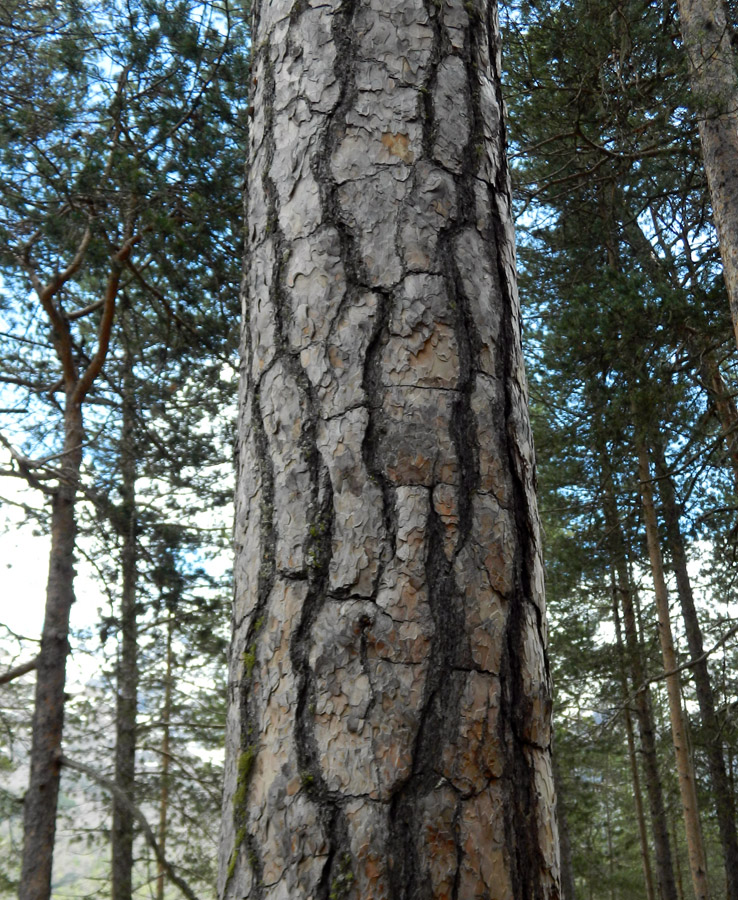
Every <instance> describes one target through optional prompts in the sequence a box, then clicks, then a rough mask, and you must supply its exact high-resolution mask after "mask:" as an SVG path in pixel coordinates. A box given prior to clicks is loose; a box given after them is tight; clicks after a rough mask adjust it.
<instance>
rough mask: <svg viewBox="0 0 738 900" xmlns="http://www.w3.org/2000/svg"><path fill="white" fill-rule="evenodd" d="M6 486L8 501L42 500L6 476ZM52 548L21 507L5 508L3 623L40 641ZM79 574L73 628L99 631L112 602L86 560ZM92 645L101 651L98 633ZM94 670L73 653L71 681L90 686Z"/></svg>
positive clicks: (0, 571) (0, 539)
mask: <svg viewBox="0 0 738 900" xmlns="http://www.w3.org/2000/svg"><path fill="white" fill-rule="evenodd" d="M0 488H1V496H2V497H3V498H5V500H11V501H15V502H25V503H29V504H31V503H37V502H38V497H37V496H36V492H34V491H31V490H30V489H28V488H25V487H24V486H23V484H22V483H21V482H20V481H16V480H15V479H11V478H4V479H3V480H2V484H1V485H0ZM49 548H50V538H49V536H48V535H38V534H34V529H33V527H32V526H31V525H28V524H24V523H23V513H22V511H21V510H20V509H18V508H17V507H13V506H12V505H11V504H9V503H7V502H2V503H1V504H0V625H5V626H7V628H9V629H10V630H11V631H13V632H15V634H18V635H22V636H23V637H26V638H31V639H36V640H38V639H39V638H40V636H41V629H42V626H43V619H44V603H45V600H46V577H47V574H48V568H49ZM77 573H78V574H77V578H76V579H75V589H76V596H77V601H76V603H75V604H74V606H73V607H72V615H71V627H72V629H73V630H81V629H86V628H94V626H95V624H96V623H97V622H98V620H99V618H100V616H99V614H98V609H104V608H105V604H106V599H105V598H104V597H103V596H101V594H100V592H99V590H98V588H97V587H96V585H95V582H94V581H93V579H92V578H91V576H90V573H89V572H88V571H87V567H86V566H85V564H84V561H80V562H79V563H78V565H77ZM6 640H7V632H6V631H5V629H0V645H1V644H2V643H4V642H5V641H6ZM92 641H94V643H95V647H92V648H91V649H96V648H97V647H99V639H98V637H97V635H96V634H95V635H94V636H93V638H92ZM13 643H14V642H13ZM14 649H15V648H14ZM24 659H25V658H24ZM24 659H18V660H17V662H18V663H21V662H23V661H24ZM93 671H94V664H93V662H92V660H91V659H90V658H89V657H87V656H86V655H85V654H82V653H79V652H73V655H72V660H71V665H70V668H69V672H68V677H69V681H70V683H73V682H80V681H81V682H82V683H85V682H86V681H87V680H88V678H89V677H90V675H91V674H92V672H93Z"/></svg>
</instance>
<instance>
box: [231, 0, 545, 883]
mask: <svg viewBox="0 0 738 900" xmlns="http://www.w3.org/2000/svg"><path fill="white" fill-rule="evenodd" d="M253 10H254V21H253V27H252V40H253V45H252V46H253V58H252V73H253V78H254V84H255V97H254V103H253V105H254V110H255V115H254V121H253V126H252V128H251V151H250V172H249V177H248V185H247V192H246V193H247V197H248V222H247V235H248V237H247V249H248V268H247V275H246V282H245V284H246V296H245V330H244V345H243V381H242V385H243V387H242V403H241V420H240V434H241V441H240V462H239V466H240V472H239V488H238V493H237V504H238V511H237V522H236V545H237V561H236V587H235V605H234V639H233V642H232V647H231V680H230V704H231V705H230V714H229V729H228V736H227V748H228V749H227V760H226V781H225V795H224V814H223V831H222V841H221V867H220V887H219V889H220V894H221V896H222V897H226V898H232V897H239V898H241V897H259V898H265V900H267V898H274V900H276V898H281V897H290V898H295V900H298V898H308V897H315V898H322V900H328V898H337V897H341V898H357V900H358V898H369V897H372V898H375V900H380V898H383V897H393V898H396V900H402V898H407V900H410V898H417V900H420V898H447V897H448V898H450V897H451V896H452V895H453V896H454V897H458V898H469V900H471V898H475V897H484V896H490V891H491V890H494V892H495V896H496V897H498V898H500V900H503V898H507V900H523V898H525V900H539V898H540V900H543V898H551V900H553V898H558V897H559V888H558V879H559V871H558V868H559V867H558V837H557V833H556V820H555V814H554V797H553V778H552V773H551V760H550V705H551V701H550V684H549V675H548V667H547V662H546V655H545V644H546V638H545V618H544V616H545V613H544V608H543V577H542V565H541V558H540V543H539V536H538V517H537V512H536V508H535V497H534V477H535V476H534V461H533V451H532V444H531V436H530V430H529V425H528V420H527V411H526V388H525V382H524V375H523V367H522V356H521V350H520V337H519V311H518V304H517V294H516V287H515V254H514V243H513V235H512V224H511V206H510V190H509V179H508V174H507V168H506V163H505V159H504V141H505V131H504V124H503V122H502V101H501V97H500V88H499V46H498V41H499V37H498V30H497V16H496V11H495V9H494V8H493V7H492V6H488V3H487V0H474V2H464V0H446V2H445V3H443V4H440V3H439V4H426V3H425V2H423V0H396V2H393V3H391V4H384V3H377V2H376V0H352V2H349V3H340V2H338V0H327V2H325V3H321V4H314V5H310V4H306V3H301V2H300V3H298V2H295V0H271V2H258V3H255V4H254V6H253Z"/></svg>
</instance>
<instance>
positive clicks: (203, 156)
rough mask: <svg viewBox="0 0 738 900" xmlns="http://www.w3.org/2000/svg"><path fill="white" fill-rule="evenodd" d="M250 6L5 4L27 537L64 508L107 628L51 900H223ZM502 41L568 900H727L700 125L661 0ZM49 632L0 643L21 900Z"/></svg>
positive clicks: (719, 325)
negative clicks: (694, 871)
mask: <svg viewBox="0 0 738 900" xmlns="http://www.w3.org/2000/svg"><path fill="white" fill-rule="evenodd" d="M247 12H248V11H247V9H246V8H245V6H244V5H243V4H240V3H230V4H229V3H228V2H227V0H226V2H217V3H191V2H179V0H177V2H157V0H130V2H127V3H120V2H117V0H100V2H86V0H64V2H55V3H52V2H46V0H37V2H34V3H28V2H22V0H10V2H0V95H1V96H2V97H3V98H4V103H3V106H2V109H0V353H1V354H2V365H1V366H0V385H1V387H0V442H1V443H2V450H1V451H0V452H2V474H3V475H5V476H7V477H6V478H3V479H2V481H1V482H0V494H2V496H3V497H4V509H5V511H6V523H7V524H6V529H7V532H6V533H7V536H8V537H9V536H10V532H11V531H12V530H15V529H17V528H19V527H21V526H20V525H19V524H18V522H19V521H20V520H22V521H23V523H24V524H23V525H22V527H24V528H28V529H33V530H35V531H36V532H37V533H39V534H41V535H48V534H51V533H52V532H53V531H54V516H55V515H58V514H59V512H58V503H57V502H55V500H54V498H56V497H59V496H60V495H63V494H64V491H65V490H67V491H68V489H69V487H70V486H72V487H73V488H74V489H75V490H76V496H77V498H78V499H77V500H76V504H75V508H76V518H77V526H76V535H75V534H74V533H72V538H73V541H72V548H71V552H72V553H73V555H74V557H75V559H76V565H77V567H78V569H79V571H80V573H82V574H83V575H84V580H85V582H86V583H87V584H93V585H94V590H95V592H96V596H97V597H98V598H99V601H98V603H97V605H98V606H99V609H100V617H99V620H98V621H94V622H92V621H91V622H88V623H86V624H87V627H86V628H85V629H84V630H83V631H77V632H76V633H74V634H73V635H72V645H73V658H74V659H75V660H80V659H82V658H84V659H85V660H86V662H85V663H84V664H83V665H77V669H78V670H80V671H81V672H82V673H83V675H82V676H81V677H82V678H83V680H84V681H85V683H77V684H72V685H71V686H70V685H68V686H67V691H68V694H69V697H70V699H69V700H68V701H67V703H66V722H65V738H64V766H63V769H62V785H61V795H60V809H59V829H58V832H57V850H56V859H55V866H56V868H55V878H54V883H55V888H54V897H58V898H72V897H74V898H78V897H85V896H90V897H93V896H94V897H106V896H110V895H111V884H113V885H115V887H114V891H115V895H116V896H120V897H124V896H126V895H127V896H136V897H146V896H156V897H157V898H163V897H165V896H166V897H170V896H171V897H175V896H180V895H181V893H182V892H184V893H185V894H186V895H187V896H197V897H201V898H206V897H213V896H214V887H213V883H214V871H213V868H214V862H215V858H216V852H215V846H216V843H217V835H218V818H219V813H220V808H219V807H220V796H219V795H220V781H221V777H222V775H221V770H220V766H221V761H222V739H223V727H224V718H225V699H226V698H225V663H226V648H227V637H228V629H229V606H230V586H229V572H228V570H229V565H230V556H229V554H230V549H229V542H230V518H231V506H230V503H231V495H232V492H233V475H232V447H233V427H234V426H233V421H234V417H235V404H236V384H237V370H238V358H237V341H238V319H239V314H240V312H239V300H238V288H239V281H240V269H241V245H242V223H241V220H242V212H241V210H242V198H241V190H242V178H243V160H244V156H245V150H244V148H245V143H246V133H247V129H248V122H249V116H248V100H247V94H248V83H249V73H248V30H247ZM501 18H502V22H503V46H504V54H503V63H504V68H505V81H506V83H505V94H506V97H507V104H508V133H509V152H510V160H511V167H512V170H513V182H514V190H515V194H516V199H517V233H518V252H519V273H520V291H521V298H522V303H523V308H524V335H523V343H524V347H525V350H526V354H527V365H528V378H529V382H530V393H531V403H532V410H531V411H532V417H533V424H534V428H535V434H536V445H537V457H538V471H539V475H538V477H539V503H540V509H541V515H542V519H543V524H544V532H545V543H546V565H547V595H548V603H549V615H550V659H551V664H552V667H553V673H554V682H555V689H556V708H555V716H556V746H555V751H556V766H557V770H556V777H557V789H558V792H559V810H560V827H561V837H562V857H563V872H564V891H565V897H566V898H567V900H574V898H575V897H576V898H590V900H630V898H644V900H654V898H663V900H677V898H678V900H682V898H687V900H688V898H691V897H692V896H695V890H694V888H693V884H692V877H691V874H690V868H694V861H695V859H696V858H697V857H696V856H695V854H696V853H697V852H698V851H699V847H695V842H697V844H701V845H702V852H703V855H704V858H705V864H706V871H707V882H708V884H707V888H706V889H707V890H708V891H709V896H711V897H712V898H730V900H738V842H737V840H736V826H735V795H736V767H737V766H738V684H737V680H738V667H737V663H738V586H737V584H736V576H737V575H738V410H737V409H736V396H737V394H738V372H737V371H736V360H737V358H736V343H735V337H734V335H733V331H732V325H731V319H730V312H729V304H728V299H727V295H726V288H725V284H724V281H723V275H722V265H721V259H720V248H719V246H718V242H717V238H716V234H715V230H714V227H713V225H712V219H711V208H710V198H709V193H708V190H707V184H706V179H705V170H704V165H703V158H702V152H701V146H700V140H699V134H698V121H699V118H700V115H702V114H703V113H704V108H703V106H702V101H701V100H699V99H696V98H695V95H694V92H693V91H691V90H690V71H689V67H688V62H687V57H686V54H685V50H684V46H683V41H682V37H681V33H680V23H679V18H678V16H677V11H676V7H675V5H672V4H670V3H669V2H667V0H664V2H645V0H621V2H617V0H570V2H567V3H559V2H554V0H536V2H535V3H533V2H521V3H518V4H516V3H512V2H511V3H508V4H505V5H504V6H503V7H502V8H501ZM730 19H731V23H730V24H731V28H732V26H733V25H734V24H735V10H730ZM77 409H79V416H78V418H75V416H77V412H76V411H77ZM82 430H83V433H84V435H85V438H84V453H83V454H81V456H80V458H79V460H77V461H76V462H75V458H74V454H73V453H72V452H70V447H72V446H74V440H72V439H70V434H71V435H72V438H74V435H75V434H77V435H78V434H80V433H81V431H82ZM70 440H71V443H70ZM17 484H21V485H23V486H24V489H23V490H22V491H19V490H18V489H17V487H16V485H17ZM74 492H75V491H74V490H73V491H72V493H73V494H74ZM53 552H54V550H53V547H52V553H53ZM6 562H7V563H11V562H12V563H13V564H15V565H16V566H17V565H33V566H39V567H40V566H44V567H45V565H46V561H45V560H34V561H33V562H30V561H29V562H27V563H26V562H23V563H20V562H19V561H17V560H10V559H8V560H3V563H4V564H5V563H6ZM21 602H24V601H23V600H22V598H15V597H13V598H5V597H4V598H3V604H6V603H21ZM659 610H660V611H659ZM660 616H661V620H660V619H659V617H660ZM664 616H666V619H667V620H668V622H669V624H670V626H671V630H672V632H673V637H674V654H675V655H674V657H673V658H670V657H669V656H668V655H667V656H666V657H665V656H664V652H663V643H662V638H663V636H664V632H665V625H666V622H665V619H664ZM2 619H3V615H2V613H0V620H2ZM659 621H660V625H659ZM35 637H36V636H34V635H30V636H29V635H25V636H24V635H20V634H16V633H14V632H13V631H11V630H10V629H9V628H8V627H7V626H2V625H0V735H1V737H0V772H1V773H2V778H1V780H0V897H5V896H7V897H10V896H13V894H14V892H15V889H16V883H17V880H18V878H19V874H20V843H21V838H22V818H23V816H22V807H21V798H22V796H23V793H24V791H25V789H26V785H27V781H28V754H29V742H30V710H31V708H32V704H33V685H34V669H33V666H34V660H35V657H36V653H37V647H38V644H37V641H35V640H34V639H35ZM670 660H671V661H670ZM676 670H679V671H678V672H677V673H676V674H673V673H674V672H675V671H676ZM667 671H668V672H670V673H672V674H671V676H670V677H669V678H666V677H665V672H667ZM675 737H676V743H677V744H678V745H679V746H678V748H677V749H678V750H679V753H680V755H679V756H678V757H676V758H677V759H678V761H679V766H680V767H682V768H680V771H682V769H683V767H684V766H686V767H687V769H688V770H689V771H688V772H687V774H690V773H692V774H691V775H690V777H693V780H694V799H695V804H696V805H695V808H694V809H692V811H691V813H690V812H689V811H688V814H687V815H686V817H685V815H684V811H683V807H684V806H685V793H684V791H683V790H682V791H680V785H679V780H680V779H679V778H678V777H677V774H676V772H677V768H676V766H677V763H675V747H674V744H675V740H674V738H675ZM682 781H684V778H682ZM121 795H122V796H123V798H124V800H125V798H126V797H127V798H128V800H129V801H131V800H132V801H133V804H134V805H133V806H132V805H131V803H130V802H128V803H126V802H124V800H121ZM687 805H688V804H687ZM690 815H691V819H690ZM144 822H146V823H148V824H147V826H146V827H144ZM685 822H686V825H685ZM690 822H691V823H692V824H691V826H690ZM695 822H697V825H696V830H695V825H694V823H695ZM147 828H148V831H147ZM111 850H112V853H111ZM690 863H692V866H691V867H690ZM188 892H189V893H188Z"/></svg>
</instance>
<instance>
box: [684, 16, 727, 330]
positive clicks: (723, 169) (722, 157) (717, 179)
mask: <svg viewBox="0 0 738 900" xmlns="http://www.w3.org/2000/svg"><path fill="white" fill-rule="evenodd" d="M678 7H679V18H680V26H681V32H682V39H683V41H684V46H685V48H686V51H687V56H688V58H689V67H690V80H691V83H692V91H693V96H694V102H695V103H696V105H697V115H698V122H699V130H700V140H701V143H702V155H703V158H704V163H705V174H706V175H707V183H708V186H709V189H710V198H711V200H712V210H713V219H714V221H715V227H716V229H717V234H718V240H719V242H720V255H721V257H722V260H723V274H724V277H725V285H726V287H727V290H728V299H729V302H730V313H731V317H732V319H733V330H734V332H735V335H736V342H738V75H736V61H735V58H734V55H733V48H732V46H731V29H730V28H729V26H728V15H727V8H726V5H725V2H724V0H678Z"/></svg>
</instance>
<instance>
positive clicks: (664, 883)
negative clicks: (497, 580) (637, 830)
mask: <svg viewBox="0 0 738 900" xmlns="http://www.w3.org/2000/svg"><path fill="white" fill-rule="evenodd" d="M604 471H605V477H606V479H607V482H606V485H605V491H604V496H603V508H604V512H605V523H606V525H607V530H608V533H609V536H610V545H611V548H612V550H611V552H612V560H613V563H614V567H615V576H616V591H617V595H618V596H619V597H620V602H621V604H622V608H623V627H624V630H625V642H626V648H627V658H628V665H629V669H630V673H631V680H632V683H633V684H634V685H635V686H636V687H640V686H641V685H645V684H646V681H647V677H646V669H645V666H644V665H643V656H642V651H641V643H640V640H639V637H638V623H637V620H636V611H635V606H634V603H633V589H632V586H631V580H630V575H629V573H628V564H627V557H626V551H625V539H624V538H623V534H622V528H621V525H620V519H619V516H618V510H617V505H616V501H615V494H614V491H613V487H612V480H611V477H610V475H609V473H608V470H607V469H605V470H604ZM635 708H636V717H637V719H638V732H639V735H640V739H641V754H642V760H643V774H644V777H645V780H646V794H647V796H648V806H649V813H650V817H651V831H652V833H653V845H654V859H655V863H656V879H657V882H658V889H659V896H660V898H661V900H677V888H676V881H675V880H674V867H673V864H672V857H671V849H670V846H669V833H668V830H667V828H668V823H667V820H666V807H665V805H664V794H663V788H662V785H661V776H660V775H659V763H658V755H657V753H656V739H655V736H654V725H653V709H652V703H651V691H650V689H649V688H648V687H645V688H643V690H638V691H637V693H636V696H635Z"/></svg>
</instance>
